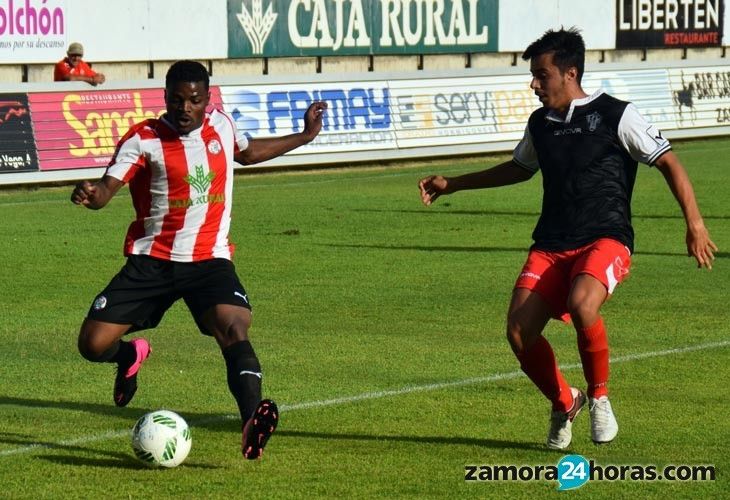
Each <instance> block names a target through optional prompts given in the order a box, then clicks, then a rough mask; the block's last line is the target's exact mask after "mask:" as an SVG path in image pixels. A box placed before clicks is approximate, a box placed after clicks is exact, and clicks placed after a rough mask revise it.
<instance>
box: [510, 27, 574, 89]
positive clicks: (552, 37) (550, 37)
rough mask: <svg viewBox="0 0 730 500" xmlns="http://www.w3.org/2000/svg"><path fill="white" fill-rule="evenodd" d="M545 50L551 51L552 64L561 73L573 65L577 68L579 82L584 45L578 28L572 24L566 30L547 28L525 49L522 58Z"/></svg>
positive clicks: (531, 56)
mask: <svg viewBox="0 0 730 500" xmlns="http://www.w3.org/2000/svg"><path fill="white" fill-rule="evenodd" d="M547 52H553V64H554V65H555V66H557V67H558V68H560V71H561V72H562V73H565V72H566V71H568V69H569V68H571V67H575V68H576V69H577V70H578V83H580V80H581V78H583V69H584V67H585V60H586V46H585V43H584V42H583V37H582V36H581V35H580V30H579V29H578V28H576V27H575V26H573V27H572V28H569V29H567V30H566V29H564V28H560V30H559V31H553V30H547V31H546V32H545V33H544V34H543V35H542V36H541V37H540V38H538V39H537V40H535V41H534V42H532V43H531V44H530V46H529V47H527V49H525V52H524V53H523V54H522V59H524V60H525V61H528V60H530V59H532V58H533V57H535V56H541V55H543V54H545V53H547Z"/></svg>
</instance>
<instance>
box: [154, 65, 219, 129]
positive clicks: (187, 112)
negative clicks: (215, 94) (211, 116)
mask: <svg viewBox="0 0 730 500" xmlns="http://www.w3.org/2000/svg"><path fill="white" fill-rule="evenodd" d="M209 84H210V78H209V77H208V71H207V70H206V69H205V66H203V65H202V64H200V63H198V62H195V61H177V62H176V63H174V64H173V65H172V66H170V69H169V70H168V71H167V75H166V76H165V104H166V105H167V119H168V120H170V121H171V122H172V123H173V125H175V127H177V130H178V132H180V133H181V134H187V133H188V132H191V131H193V130H195V129H197V128H199V127H200V126H201V125H202V124H203V120H204V119H205V108H206V107H207V106H208V102H209V101H210V91H209V90H208V87H209Z"/></svg>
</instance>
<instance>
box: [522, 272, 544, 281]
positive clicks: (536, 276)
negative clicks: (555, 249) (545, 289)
mask: <svg viewBox="0 0 730 500" xmlns="http://www.w3.org/2000/svg"><path fill="white" fill-rule="evenodd" d="M520 278H532V279H534V280H539V279H540V278H542V276H540V275H539V274H535V273H530V272H525V273H520Z"/></svg>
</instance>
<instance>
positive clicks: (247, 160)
mask: <svg viewBox="0 0 730 500" xmlns="http://www.w3.org/2000/svg"><path fill="white" fill-rule="evenodd" d="M326 109H327V103H326V102H322V101H317V102H314V103H312V104H311V105H310V106H309V108H307V111H306V112H305V113H304V130H303V131H302V132H299V133H296V134H289V135H285V136H283V137H272V138H267V139H251V140H250V141H249V144H248V147H247V148H246V149H245V150H244V151H240V152H239V153H238V154H236V156H235V160H236V161H237V162H238V163H241V164H243V165H251V164H253V163H259V162H262V161H266V160H270V159H272V158H276V157H277V156H281V155H283V154H284V153H287V152H289V151H291V150H292V149H296V148H298V147H300V146H303V145H305V144H308V143H310V142H312V141H313V140H314V138H315V137H317V135H318V134H319V132H320V130H322V115H323V113H324V111H325V110H326Z"/></svg>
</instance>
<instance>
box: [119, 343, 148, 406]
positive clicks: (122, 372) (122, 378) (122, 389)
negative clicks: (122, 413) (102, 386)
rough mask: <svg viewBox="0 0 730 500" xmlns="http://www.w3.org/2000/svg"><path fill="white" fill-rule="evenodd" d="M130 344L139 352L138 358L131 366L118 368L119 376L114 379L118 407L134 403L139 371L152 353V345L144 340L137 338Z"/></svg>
mask: <svg viewBox="0 0 730 500" xmlns="http://www.w3.org/2000/svg"><path fill="white" fill-rule="evenodd" d="M130 344H132V347H134V350H135V351H136V352H137V357H136V358H135V360H134V363H132V364H131V365H130V366H121V365H119V366H117V376H116V378H115V379H114V404H115V405H117V406H127V404H129V402H130V401H132V398H133V397H134V393H135V392H137V374H138V373H139V369H140V368H141V367H142V363H144V361H145V360H146V359H147V358H148V357H149V356H150V353H151V352H152V349H150V344H149V343H148V342H147V341H146V340H145V339H143V338H136V339H134V340H132V341H130Z"/></svg>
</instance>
